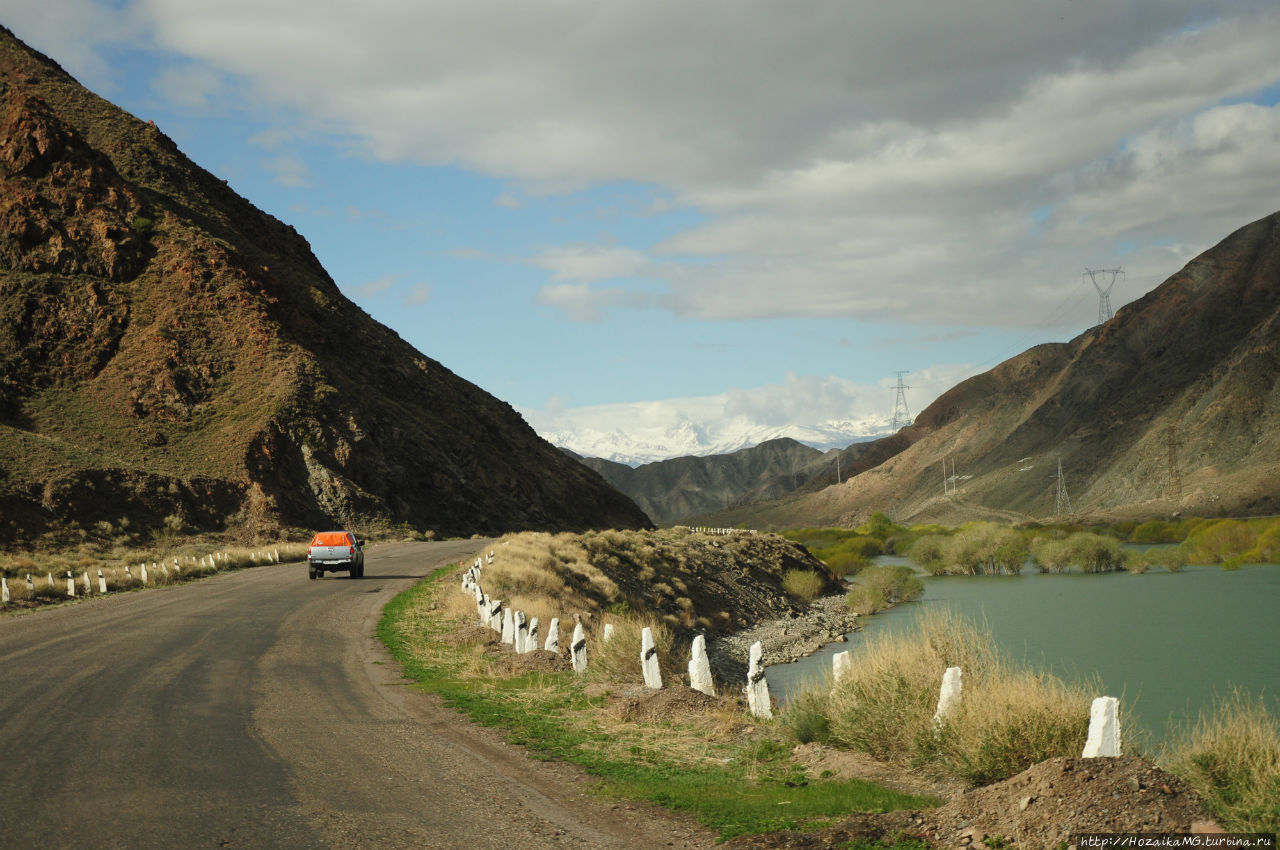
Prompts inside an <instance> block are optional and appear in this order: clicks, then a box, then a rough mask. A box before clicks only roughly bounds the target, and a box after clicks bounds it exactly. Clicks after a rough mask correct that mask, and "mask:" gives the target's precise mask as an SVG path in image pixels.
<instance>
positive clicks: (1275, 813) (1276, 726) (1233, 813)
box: [1161, 690, 1280, 833]
mask: <svg viewBox="0 0 1280 850" xmlns="http://www.w3.org/2000/svg"><path fill="white" fill-rule="evenodd" d="M1161 762H1162V763H1163V766H1164V767H1165V769H1167V770H1168V771H1169V772H1170V773H1174V774H1176V775H1177V776H1180V777H1181V778H1182V779H1183V780H1185V781H1186V782H1187V783H1188V784H1189V785H1190V786H1191V787H1192V788H1194V789H1195V790H1196V792H1197V793H1199V794H1200V796H1201V797H1203V798H1204V799H1205V801H1206V802H1207V803H1208V805H1209V808H1210V809H1211V811H1212V812H1213V814H1214V816H1215V817H1217V818H1218V819H1219V821H1220V822H1221V823H1222V825H1223V826H1225V827H1226V828H1227V829H1229V830H1231V831H1233V832H1273V833H1274V832H1280V719H1277V718H1276V716H1275V715H1274V714H1272V713H1270V712H1269V711H1268V710H1267V707H1266V705H1265V703H1264V702H1263V701H1262V699H1261V698H1260V697H1259V698H1258V699H1256V700H1254V699H1251V698H1250V697H1249V696H1248V695H1247V694H1245V693H1244V692H1243V691H1240V690H1233V691H1232V693H1231V695H1230V696H1228V697H1226V698H1225V699H1221V700H1219V702H1218V704H1217V705H1215V706H1214V707H1213V709H1212V710H1210V711H1206V712H1202V713H1201V715H1200V716H1199V718H1197V720H1196V721H1195V723H1193V724H1189V725H1187V726H1185V727H1183V728H1181V729H1179V730H1176V731H1175V734H1174V744H1173V745H1172V746H1171V748H1170V750H1169V752H1168V753H1167V754H1166V755H1165V756H1164V757H1163V758H1162V759H1161Z"/></svg>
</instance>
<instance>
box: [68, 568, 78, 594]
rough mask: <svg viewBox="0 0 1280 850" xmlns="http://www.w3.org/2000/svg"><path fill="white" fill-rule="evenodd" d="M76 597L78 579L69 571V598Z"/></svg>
mask: <svg viewBox="0 0 1280 850" xmlns="http://www.w3.org/2000/svg"><path fill="white" fill-rule="evenodd" d="M75 595H76V577H75V576H73V575H72V574H71V570H67V596H72V597H74V596H75Z"/></svg>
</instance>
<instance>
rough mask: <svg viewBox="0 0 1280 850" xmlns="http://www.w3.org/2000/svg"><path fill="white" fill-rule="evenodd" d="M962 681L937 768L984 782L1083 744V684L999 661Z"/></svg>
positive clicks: (1085, 704)
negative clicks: (961, 694)
mask: <svg viewBox="0 0 1280 850" xmlns="http://www.w3.org/2000/svg"><path fill="white" fill-rule="evenodd" d="M965 685H966V688H967V689H968V690H969V692H970V693H968V694H965V697H969V698H966V699H962V700H961V702H960V705H959V706H958V707H957V708H956V709H955V710H954V711H953V712H952V713H951V714H950V715H949V716H948V717H947V719H946V722H945V723H944V724H943V728H942V730H941V733H940V734H939V735H938V739H937V742H936V744H934V746H933V748H932V749H933V750H934V753H935V759H936V764H935V769H936V770H938V771H939V772H942V773H945V774H948V775H951V776H954V777H956V778H958V779H962V780H964V781H965V782H968V783H970V784H973V785H986V784H989V783H991V782H998V781H1000V780H1002V779H1007V778H1008V777H1010V776H1013V775H1014V774H1017V773H1020V772H1022V771H1023V770H1026V769H1027V768H1028V767H1030V766H1031V765H1033V764H1036V763H1038V762H1042V761H1044V760H1045V759H1049V758H1053V757H1055V756H1063V755H1077V754H1079V752H1080V751H1081V749H1082V748H1083V747H1084V743H1085V737H1086V734H1087V730H1088V722H1087V718H1088V716H1089V702H1090V698H1089V692H1088V691H1086V690H1084V689H1083V688H1081V687H1079V686H1075V685H1070V684H1067V683H1066V682H1064V681H1062V680H1061V679H1057V678H1054V677H1041V676H1039V675H1037V674H1035V673H1032V672H1029V671H1025V670H1019V669H1015V668H1012V667H1010V666H1008V664H1007V662H1003V661H1002V662H1001V663H998V664H995V665H993V666H992V667H991V668H990V669H989V670H988V671H987V672H986V674H985V675H984V676H982V677H981V678H980V680H979V681H976V682H974V683H973V685H972V686H971V687H970V686H969V682H966V683H965ZM1094 692H1097V691H1096V690H1095V691H1094ZM970 694H972V696H971V697H970ZM1122 726H1123V721H1122Z"/></svg>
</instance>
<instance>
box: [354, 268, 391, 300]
mask: <svg viewBox="0 0 1280 850" xmlns="http://www.w3.org/2000/svg"><path fill="white" fill-rule="evenodd" d="M399 279H400V275H395V274H389V275H384V276H382V277H380V278H377V279H376V280H368V281H365V282H364V283H362V284H360V285H358V286H356V287H355V288H354V291H355V293H356V295H358V296H360V297H361V298H373V297H374V296H377V295H381V294H382V293H384V292H386V291H387V290H389V289H391V287H393V286H395V285H396V281H397V280H399Z"/></svg>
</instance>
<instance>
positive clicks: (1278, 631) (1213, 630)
mask: <svg viewBox="0 0 1280 850" xmlns="http://www.w3.org/2000/svg"><path fill="white" fill-rule="evenodd" d="M895 560H896V559H895ZM942 605H946V606H950V607H951V608H952V609H953V610H955V611H957V612H959V613H961V614H962V615H964V616H966V617H967V618H969V619H971V620H973V621H975V622H976V623H978V624H983V623H985V624H986V625H987V626H988V627H989V628H990V630H991V633H992V635H993V636H994V638H995V640H996V642H997V643H998V644H999V645H1000V646H1001V647H1003V648H1004V649H1005V650H1007V651H1008V652H1009V653H1010V654H1012V655H1013V656H1014V657H1015V658H1018V659H1021V660H1022V661H1024V662H1026V663H1027V664H1029V665H1030V666H1032V667H1034V668H1036V669H1042V670H1051V671H1052V672H1054V673H1057V674H1059V675H1062V676H1065V677H1068V678H1071V677H1075V676H1077V674H1079V675H1092V674H1096V675H1097V676H1099V677H1100V678H1101V680H1102V683H1103V686H1104V689H1105V691H1106V695H1108V696H1119V697H1122V698H1123V700H1124V701H1125V703H1126V705H1127V706H1129V707H1130V709H1131V710H1132V711H1133V712H1134V714H1135V715H1136V718H1137V720H1138V722H1139V724H1140V725H1141V726H1142V727H1144V728H1145V730H1146V731H1147V733H1148V734H1149V740H1150V742H1151V743H1153V744H1154V743H1158V742H1159V741H1160V740H1162V739H1163V738H1164V737H1165V735H1166V732H1167V727H1168V723H1169V721H1170V719H1173V720H1182V719H1186V718H1194V717H1195V716H1196V714H1197V713H1198V712H1199V710H1200V708H1201V707H1203V706H1206V705H1208V704H1209V703H1211V702H1212V700H1213V698H1214V695H1215V694H1218V695H1226V694H1227V693H1228V692H1229V691H1230V689H1231V687H1232V686H1233V685H1238V686H1242V687H1244V688H1246V689H1247V690H1248V691H1249V693H1251V694H1252V695H1254V696H1258V695H1262V696H1263V697H1264V698H1265V699H1266V700H1267V702H1268V705H1269V706H1270V707H1271V709H1272V710H1273V711H1275V712H1277V713H1280V616H1278V615H1280V566H1277V565H1249V566H1245V567H1242V568H1241V569H1239V570H1235V571H1224V570H1222V569H1221V568H1219V567H1187V568H1186V569H1185V570H1183V571H1182V572H1179V573H1167V572H1163V571H1161V572H1149V573H1145V574H1142V575H1134V574H1130V573H1103V574H1096V575H1082V574H1066V575H1042V574H1039V573H1029V574H1024V575H1021V576H941V577H937V578H927V579H925V592H924V595H923V596H922V597H921V599H920V601H919V602H915V603H908V604H905V605H899V606H898V607H897V608H895V609H893V610H891V611H888V612H885V613H883V614H877V615H875V616H873V617H869V618H867V624H866V626H865V627H864V630H863V632H861V633H855V634H853V635H851V636H850V639H849V643H847V644H833V645H831V646H828V647H826V648H825V649H823V650H822V651H820V652H818V653H815V654H814V655H812V656H810V657H808V658H805V659H802V660H801V661H798V662H796V663H794V664H785V665H779V666H776V667H770V668H768V671H767V677H768V680H769V688H770V691H771V692H772V693H774V695H775V696H778V697H779V698H780V699H781V700H782V701H783V702H785V700H786V695H787V694H788V693H789V692H792V691H794V690H795V689H796V688H798V687H799V686H800V685H801V684H802V683H803V682H805V681H808V680H812V679H814V678H815V677H817V676H821V675H822V674H823V673H826V672H827V671H829V670H830V669H831V656H832V655H834V654H835V653H837V652H840V651H842V650H846V649H847V650H850V651H851V654H852V655H853V663H854V664H855V665H856V664H857V654H858V648H859V646H860V645H861V643H862V641H863V640H864V639H865V637H867V636H869V635H872V634H875V633H876V632H880V631H883V630H893V631H904V630H906V631H909V630H911V629H913V628H914V626H915V623H916V621H917V620H918V619H919V617H920V615H921V614H922V613H923V612H924V611H925V610H927V609H928V608H930V607H931V606H942ZM1102 695H1103V694H1099V696H1102Z"/></svg>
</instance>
